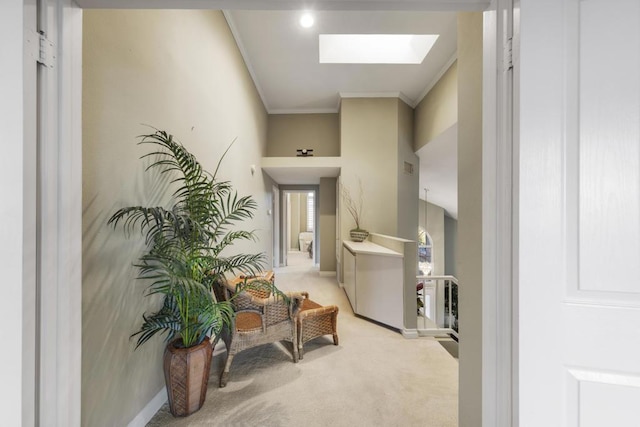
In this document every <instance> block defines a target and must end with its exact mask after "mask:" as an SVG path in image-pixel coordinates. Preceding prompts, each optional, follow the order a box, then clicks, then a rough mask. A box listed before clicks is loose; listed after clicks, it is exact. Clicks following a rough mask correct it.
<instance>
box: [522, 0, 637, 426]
mask: <svg viewBox="0 0 640 427" xmlns="http://www.w3.org/2000/svg"><path fill="white" fill-rule="evenodd" d="M520 5H521V10H520V17H521V26H520V28H521V43H520V47H521V50H520V61H519V62H517V55H516V72H517V74H516V76H517V75H518V71H519V81H520V85H519V87H520V100H519V105H520V111H519V114H520V123H519V126H520V131H519V135H520V143H519V153H518V154H517V155H518V156H519V206H518V210H519V214H518V215H517V218H518V221H519V224H517V225H516V227H517V229H518V232H519V242H518V244H519V257H518V260H517V261H518V270H516V271H518V272H517V273H516V274H517V277H518V278H519V286H518V290H519V295H518V300H519V307H518V308H519V312H518V314H517V317H518V318H519V328H518V329H519V333H518V336H517V340H518V341H517V342H518V351H519V367H518V371H519V379H518V380H519V386H518V391H519V408H518V409H519V414H518V418H519V420H520V423H519V425H520V427H526V426H535V427H539V426H545V427H551V426H571V427H573V426H576V427H577V426H580V427H595V426H615V427H623V426H627V427H631V426H639V425H640V416H639V414H640V410H639V409H638V405H639V404H640V2H639V1H638V0H521V2H520ZM516 53H517V52H516ZM518 65H519V70H518ZM516 102H518V100H517V99H516ZM516 112H517V109H516Z"/></svg>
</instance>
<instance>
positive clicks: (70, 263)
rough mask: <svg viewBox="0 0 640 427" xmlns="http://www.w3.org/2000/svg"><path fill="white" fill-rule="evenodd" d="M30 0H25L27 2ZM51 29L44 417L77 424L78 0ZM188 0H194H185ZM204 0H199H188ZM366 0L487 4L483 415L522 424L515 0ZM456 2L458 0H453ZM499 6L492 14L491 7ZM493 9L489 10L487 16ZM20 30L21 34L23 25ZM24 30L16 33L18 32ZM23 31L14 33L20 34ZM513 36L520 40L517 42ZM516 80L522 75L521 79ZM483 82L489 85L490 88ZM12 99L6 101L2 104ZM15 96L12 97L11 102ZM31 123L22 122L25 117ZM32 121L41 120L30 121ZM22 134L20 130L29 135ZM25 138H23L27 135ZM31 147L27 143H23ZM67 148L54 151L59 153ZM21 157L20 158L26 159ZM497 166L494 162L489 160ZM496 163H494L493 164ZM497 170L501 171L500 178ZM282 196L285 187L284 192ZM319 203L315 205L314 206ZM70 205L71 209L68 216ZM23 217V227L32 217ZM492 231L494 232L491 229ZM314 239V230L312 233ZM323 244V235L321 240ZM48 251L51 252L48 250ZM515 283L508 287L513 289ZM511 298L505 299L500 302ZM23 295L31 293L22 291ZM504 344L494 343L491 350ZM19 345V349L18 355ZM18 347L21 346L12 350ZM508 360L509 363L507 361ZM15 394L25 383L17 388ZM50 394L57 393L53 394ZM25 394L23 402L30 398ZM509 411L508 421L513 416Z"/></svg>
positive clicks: (274, 0) (275, 4) (166, 0)
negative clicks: (507, 57) (510, 70)
mask: <svg viewBox="0 0 640 427" xmlns="http://www.w3.org/2000/svg"><path fill="white" fill-rule="evenodd" d="M26 1H28V0H25V2H26ZM50 2H51V3H50V5H51V11H52V14H51V15H52V20H53V23H52V25H53V29H52V32H55V34H57V35H58V37H59V39H58V43H57V54H58V60H59V66H58V68H57V69H56V71H53V73H55V74H56V76H57V78H56V79H55V82H56V83H55V84H54V87H50V88H49V89H48V90H49V95H50V96H51V98H52V99H51V104H50V105H53V106H55V108H57V109H58V111H59V114H58V115H57V116H56V121H57V123H55V124H54V126H53V127H52V128H51V129H50V130H49V131H48V132H49V136H50V137H51V143H52V144H54V145H53V146H54V147H57V149H52V150H49V153H48V154H46V155H47V156H48V159H47V161H52V162H54V163H53V164H55V165H57V166H56V171H57V172H56V173H57V177H58V182H57V185H56V187H55V188H45V189H43V190H44V192H45V193H44V194H43V197H45V198H49V200H50V201H51V203H52V205H53V206H52V207H53V208H54V209H55V210H56V211H57V212H58V213H59V217H58V219H59V220H60V221H59V222H57V223H55V224H48V225H47V227H51V230H50V231H51V232H52V235H53V236H55V240H54V243H53V245H54V246H55V247H56V248H57V249H58V250H59V252H58V253H62V254H64V256H63V257H61V258H58V259H53V258H52V259H51V262H52V264H51V266H52V269H53V272H54V273H55V276H54V277H55V278H56V284H57V286H56V287H55V289H54V295H53V298H52V299H48V300H47V301H46V302H45V304H46V306H47V307H46V308H44V310H43V313H44V316H45V317H44V318H43V319H42V322H43V323H47V322H51V323H50V324H52V325H56V327H55V328H54V332H56V338H55V339H52V340H51V346H52V348H51V352H52V357H54V359H53V360H55V361H56V364H53V363H52V364H51V365H50V366H51V367H52V368H53V369H54V371H55V372H52V375H51V377H50V378H49V379H47V384H45V385H44V389H47V390H56V392H57V393H56V394H53V395H57V396H60V399H58V402H57V407H53V406H54V405H50V406H48V407H47V408H45V411H44V412H41V417H42V419H47V420H57V421H58V422H57V424H59V425H69V426H75V425H79V424H80V409H81V408H80V406H81V405H80V389H81V378H80V361H81V360H80V359H81V358H80V349H81V342H82V340H81V328H82V321H81V314H82V301H81V290H82V278H81V267H80V266H79V265H78V260H81V259H82V247H81V242H82V230H81V224H82V218H81V215H82V197H81V194H82V189H81V183H82V173H81V171H82V169H81V167H82V157H81V149H82V135H81V131H82V127H81V123H82V122H81V107H82V99H81V90H82V79H81V74H82V49H81V44H82V11H81V9H80V7H79V6H78V5H77V4H76V3H75V2H73V1H72V0H50ZM79 3H81V4H82V5H84V6H85V7H94V8H99V7H114V6H115V7H123V8H134V7H135V8H140V7H147V8H148V7H149V6H148V3H149V2H148V1H147V0H145V1H142V0H134V1H129V0H126V1H123V0H81V1H79ZM186 3H188V2H186ZM186 3H185V1H181V0H163V1H158V2H156V3H155V4H154V6H155V7H158V8H160V7H162V8H169V7H171V6H176V7H177V6H180V7H186V6H187V4H186ZM191 3H194V5H195V3H197V4H199V5H201V4H202V3H201V2H193V1H192V2H191ZM316 3H317V5H318V7H319V8H327V9H329V8H336V9H349V8H353V4H352V2H349V1H344V2H329V1H326V2H325V1H318V2H316ZM363 3H364V2H361V3H360V4H359V5H358V8H359V9H366V8H367V6H368V7H369V8H372V9H375V8H380V9H381V8H386V9H389V10H391V9H393V7H392V6H393V5H394V4H395V8H399V9H405V10H408V9H415V10H418V9H422V10H428V9H431V10H452V9H454V10H455V9H457V10H461V11H464V10H486V12H485V30H484V31H485V34H484V40H485V49H487V52H492V56H491V57H489V55H487V54H485V73H484V74H485V77H484V82H485V84H486V85H487V86H485V90H484V95H483V96H484V105H483V121H484V123H483V127H484V134H483V141H484V143H485V144H486V145H484V146H483V152H484V154H483V192H484V191H485V190H486V191H487V192H486V193H484V194H483V235H484V236H485V239H484V242H483V250H485V253H484V256H483V283H484V286H485V288H484V293H483V301H482V304H483V337H482V341H483V372H482V378H483V393H482V402H483V403H482V405H483V424H484V425H487V426H489V425H492V426H493V425H496V426H503V425H504V426H507V425H516V424H515V423H512V422H510V421H513V420H516V421H517V416H516V415H517V405H518V401H517V395H516V394H515V393H516V385H517V371H516V369H515V368H516V367H517V366H516V365H517V358H518V355H517V353H516V351H517V327H516V326H515V325H514V323H513V319H514V317H513V315H514V312H512V308H513V310H517V306H516V305H515V302H514V301H515V297H516V296H517V295H516V294H517V287H518V283H517V268H516V267H517V266H514V264H513V262H514V261H513V260H515V259H517V256H515V255H517V253H518V252H517V236H516V235H514V234H513V230H514V229H515V225H516V223H515V221H517V214H518V212H517V206H516V205H515V204H514V203H515V201H516V200H517V196H518V182H517V179H516V178H517V166H518V165H517V163H513V158H514V157H513V156H515V155H516V154H517V146H516V145H515V144H517V141H514V140H513V137H512V135H511V134H509V133H507V132H504V129H503V128H502V127H503V126H504V123H505V122H504V120H505V119H506V118H508V117H514V116H517V111H515V109H514V106H513V105H512V104H511V100H510V99H506V97H505V94H504V93H503V92H502V91H501V89H500V88H501V87H503V85H504V77H503V76H502V65H503V62H502V54H498V53H501V52H502V48H503V43H502V40H503V39H504V38H505V35H506V28H505V26H504V25H501V24H500V22H501V21H500V20H499V19H498V16H500V15H501V14H502V13H504V12H505V11H506V10H507V9H508V8H509V7H510V4H511V3H510V1H509V0H493V1H492V2H491V6H489V8H487V2H486V1H481V0H458V1H456V2H450V1H443V0H422V1H420V2H416V1H413V0H412V1H398V0H396V1H393V2H386V3H385V4H382V3H384V2H371V3H369V4H367V5H365V4H363ZM452 3H453V4H452ZM234 5H235V7H236V8H238V7H240V6H244V8H251V7H250V6H252V5H253V7H255V6H256V2H254V1H253V2H252V1H248V0H247V1H244V2H241V0H235V1H233V2H232V1H215V0H212V1H210V2H209V3H208V4H207V6H208V7H209V8H216V7H220V8H223V7H234ZM298 5H299V3H298V2H290V1H289V2H287V1H278V0H269V1H266V0H265V1H263V2H260V7H261V8H263V9H264V8H267V9H281V8H294V7H297V6H298ZM492 14H493V15H492ZM491 16H493V19H492V18H491ZM21 35H22V34H21ZM21 35H19V36H21ZM19 36H18V37H19ZM514 46H516V43H514ZM516 85H517V82H516ZM486 88H491V89H490V90H486ZM22 99H23V97H22V96H20V97H17V96H16V97H14V98H5V99H4V100H3V101H1V102H3V103H13V105H21V103H22ZM5 105H6V104H5ZM9 105H10V104H9ZM27 125H28V123H25V127H26V126H27ZM33 125H34V126H35V123H33ZM23 136H24V135H23ZM23 144H26V142H25V141H23ZM25 149H26V148H25ZM58 153H62V154H64V155H63V156H60V157H58V156H57V154H58ZM20 162H22V159H20ZM491 166H494V168H492V167H491ZM496 168H497V169H496ZM498 178H500V179H498ZM281 200H282V197H281ZM316 212H317V210H316ZM65 215H66V216H65ZM29 226H30V224H25V225H24V227H25V228H26V227H29ZM491 232H494V234H491ZM489 236H498V241H494V242H491V241H487V240H488V238H489ZM316 241H317V239H316ZM316 253H317V243H316ZM32 256H33V255H32V254H30V253H28V252H27V251H25V250H24V249H23V252H22V260H23V264H25V263H28V262H29V260H30V259H32ZM51 256H52V255H51ZM505 289H506V290H509V292H510V295H511V297H510V298H509V299H508V301H502V300H498V298H499V296H500V295H502V294H500V293H499V291H502V290H505ZM511 292H512V293H511ZM505 302H506V303H507V304H504V303H505ZM23 304H27V305H28V302H27V301H25V300H24V299H23ZM29 310H35V307H32V306H23V307H22V313H24V312H28V311H29ZM492 349H493V350H496V349H499V350H500V352H498V351H492ZM22 356H24V355H23V354H20V357H21V358H22ZM14 357H15V356H14ZM505 367H507V368H505ZM29 380H30V379H28V378H26V379H22V380H21V381H20V383H18V384H11V386H12V387H13V386H15V387H14V389H24V388H25V387H26V386H27V383H28V381H29ZM16 394H18V395H19V393H16ZM48 395H49V396H50V395H51V394H48ZM23 403H24V402H22V400H21V398H20V396H17V397H16V398H15V400H14V399H9V400H8V401H6V402H5V404H6V405H9V406H13V407H16V406H22V405H23ZM25 404H26V403H25ZM508 420H509V421H508Z"/></svg>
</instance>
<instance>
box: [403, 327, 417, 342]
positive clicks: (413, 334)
mask: <svg viewBox="0 0 640 427" xmlns="http://www.w3.org/2000/svg"><path fill="white" fill-rule="evenodd" d="M400 332H402V336H403V337H405V338H406V339H410V340H412V339H417V338H418V330H417V329H402V331H400Z"/></svg>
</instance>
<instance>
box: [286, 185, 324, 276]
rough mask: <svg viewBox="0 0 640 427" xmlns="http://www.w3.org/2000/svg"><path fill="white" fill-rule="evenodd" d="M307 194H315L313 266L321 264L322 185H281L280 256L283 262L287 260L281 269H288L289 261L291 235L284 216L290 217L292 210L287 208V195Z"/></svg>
mask: <svg viewBox="0 0 640 427" xmlns="http://www.w3.org/2000/svg"><path fill="white" fill-rule="evenodd" d="M306 192H313V193H314V197H313V205H314V218H313V221H314V225H315V227H314V229H313V264H314V265H316V264H319V263H320V257H319V255H318V248H319V247H320V243H319V242H318V240H319V239H320V231H319V229H320V224H319V219H320V217H319V214H318V203H319V202H318V199H319V197H318V195H319V194H320V185H314V184H299V185H290V184H282V185H280V196H281V197H280V212H281V214H282V215H281V216H282V218H281V220H280V228H281V230H282V231H281V233H280V237H281V239H280V254H281V258H280V259H281V260H285V262H284V263H281V265H280V266H281V267H286V265H287V264H286V260H287V254H286V252H287V247H288V243H289V239H290V236H288V233H289V224H287V221H286V220H285V219H284V214H285V213H286V215H290V214H291V212H290V209H289V207H288V206H286V203H287V200H288V197H285V196H286V194H287V193H306Z"/></svg>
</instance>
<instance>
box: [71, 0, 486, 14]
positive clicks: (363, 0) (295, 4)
mask: <svg viewBox="0 0 640 427" xmlns="http://www.w3.org/2000/svg"><path fill="white" fill-rule="evenodd" d="M78 4H79V5H80V6H81V7H83V8H86V9H91V8H93V9H178V8H181V9H245V10H300V8H301V2H300V0H151V1H150V0H79V1H78ZM488 6H489V1H488V0H417V1H416V0H368V1H367V0H315V1H314V2H313V9H314V10H382V11H385V10H425V11H434V12H437V11H445V12H448V11H483V10H485V9H486V8H487V7H488Z"/></svg>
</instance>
